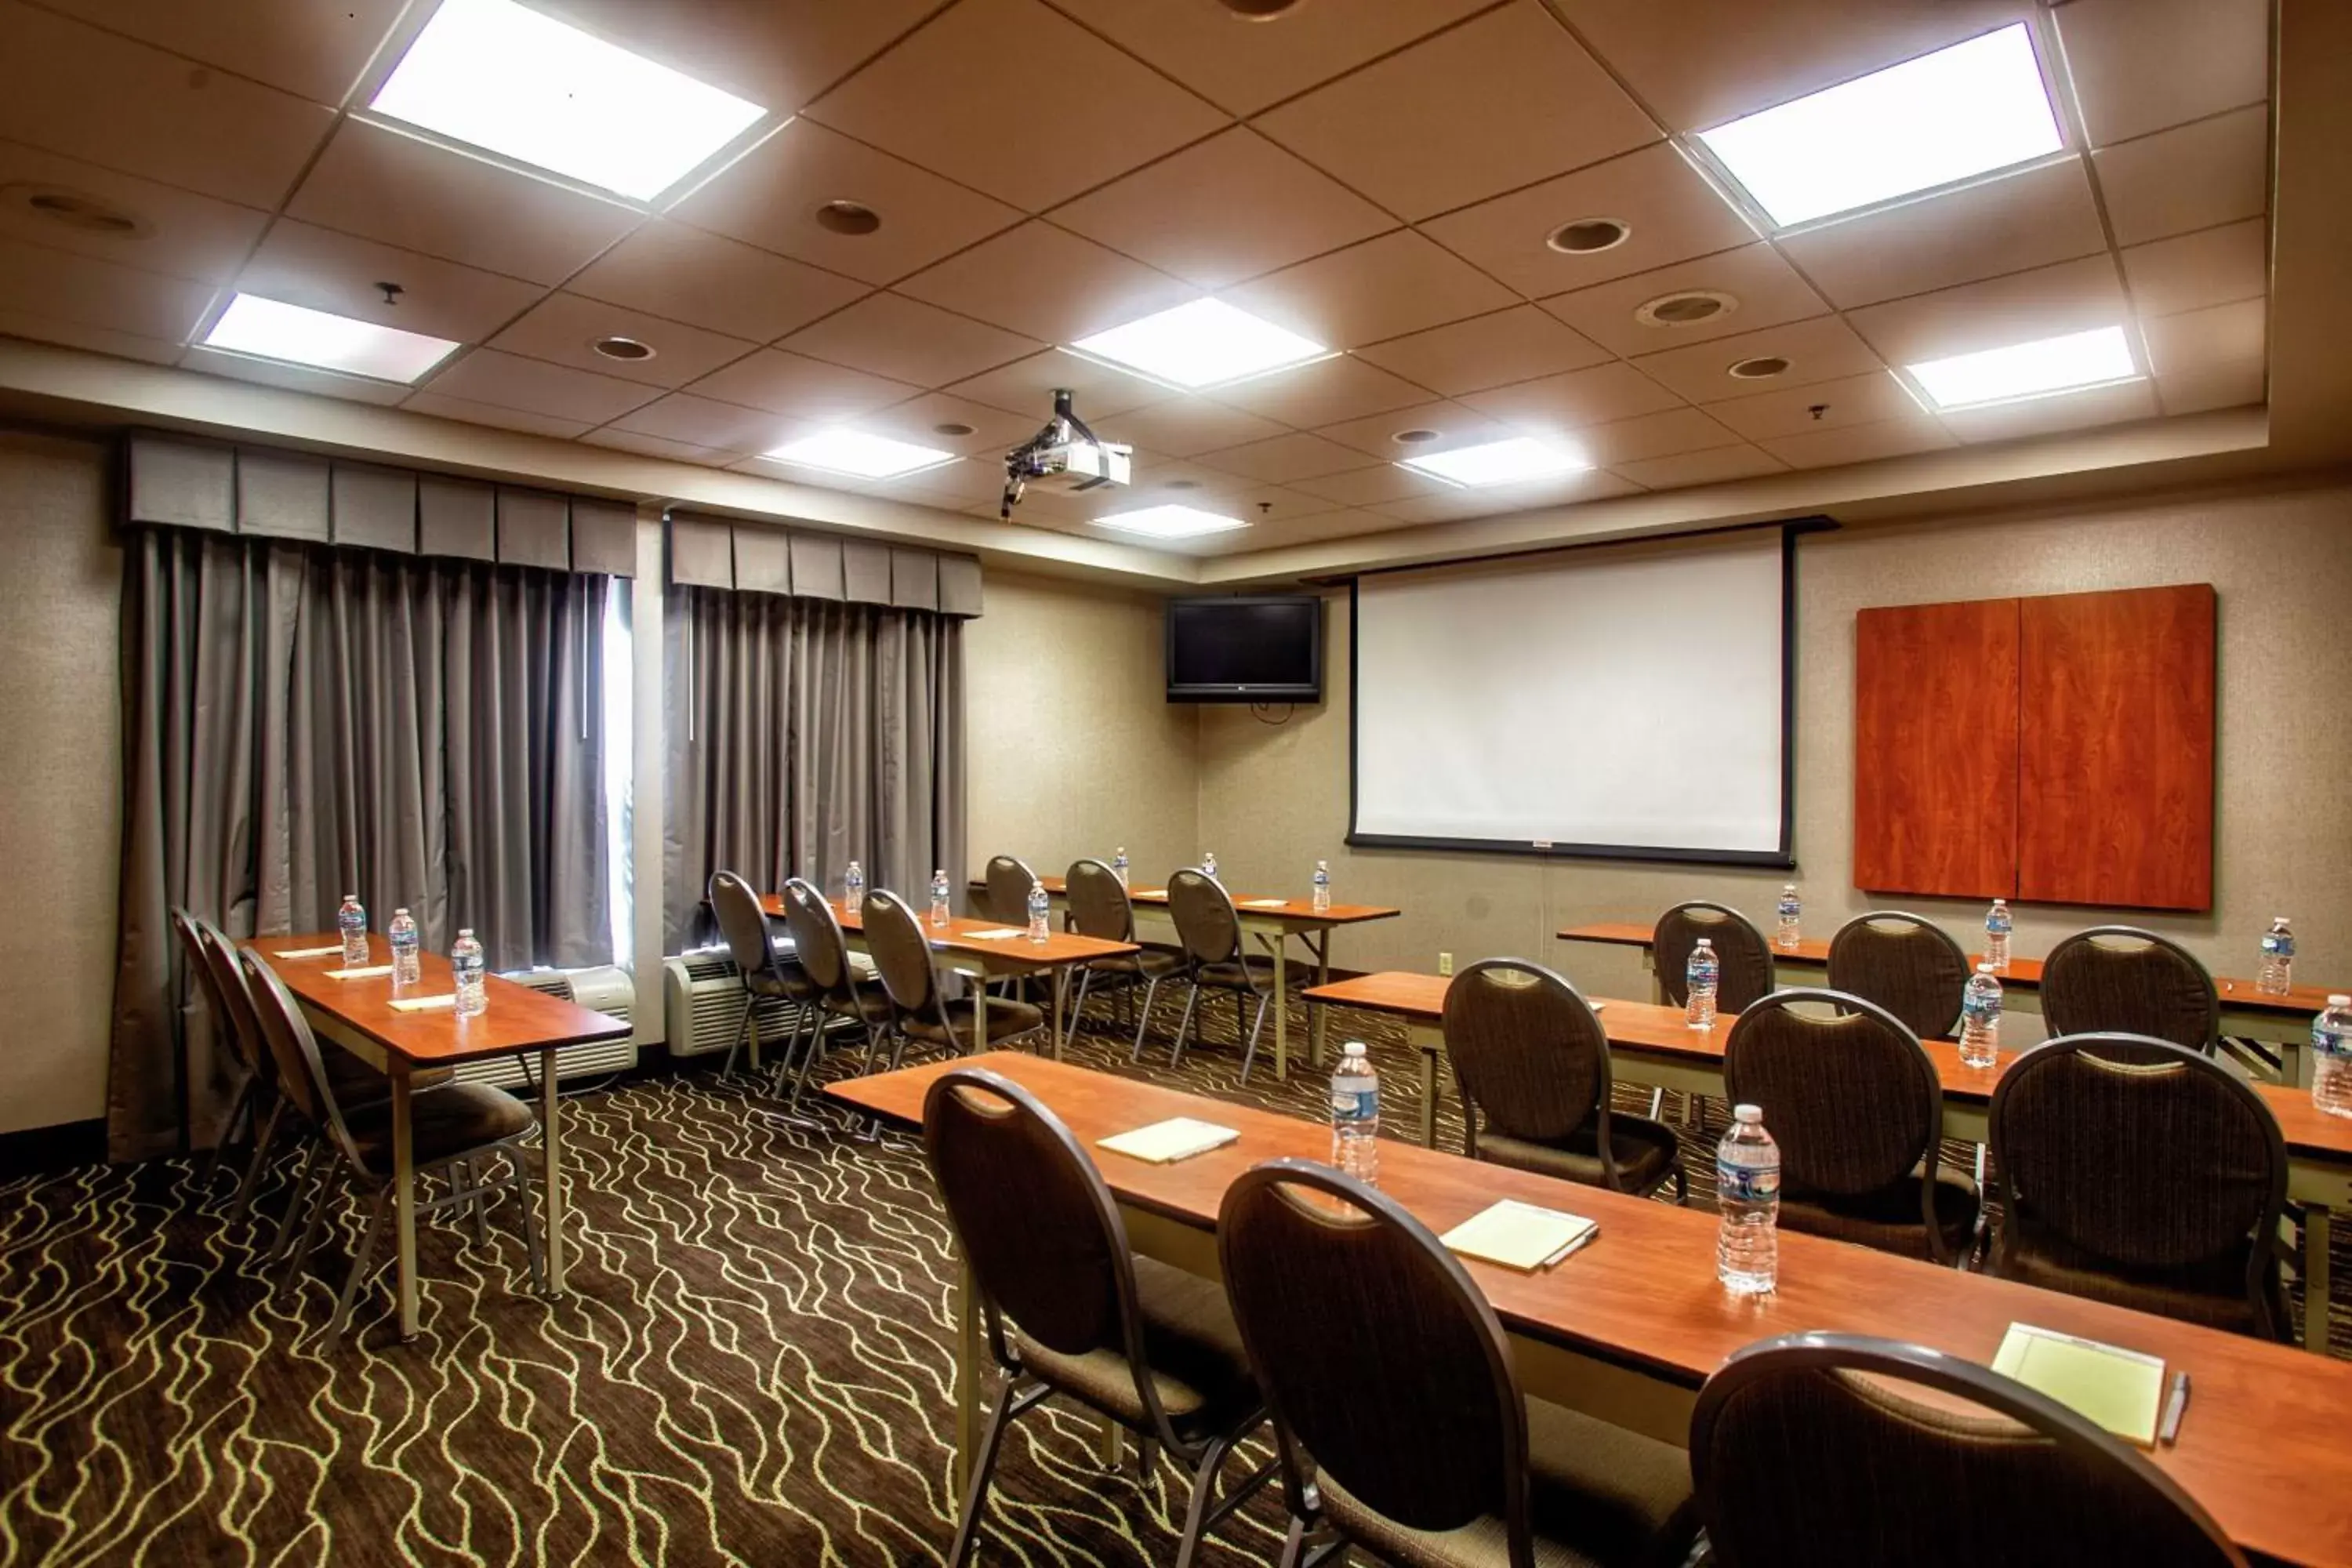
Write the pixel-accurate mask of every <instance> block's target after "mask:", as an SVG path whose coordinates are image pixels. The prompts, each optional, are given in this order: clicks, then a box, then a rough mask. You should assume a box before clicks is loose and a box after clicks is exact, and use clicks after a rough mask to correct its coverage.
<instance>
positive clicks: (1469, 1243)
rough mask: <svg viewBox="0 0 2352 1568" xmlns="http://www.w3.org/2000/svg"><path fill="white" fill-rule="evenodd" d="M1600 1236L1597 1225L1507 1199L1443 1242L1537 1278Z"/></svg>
mask: <svg viewBox="0 0 2352 1568" xmlns="http://www.w3.org/2000/svg"><path fill="white" fill-rule="evenodd" d="M1600 1234H1601V1224H1600V1222H1599V1221H1598V1220H1590V1219H1587V1218H1585V1217H1584V1216H1583V1215H1574V1214H1562V1213H1561V1212H1560V1211H1559V1210H1558V1209H1547V1208H1538V1207H1537V1206H1536V1205H1533V1204H1523V1203H1520V1202H1518V1201H1517V1200H1516V1199H1513V1198H1505V1199H1503V1200H1502V1201H1501V1202H1499V1203H1496V1204H1492V1205H1488V1206H1487V1207H1486V1208H1483V1209H1481V1210H1479V1211H1478V1212H1477V1213H1476V1214H1474V1215H1471V1216H1470V1217H1469V1218H1468V1219H1465V1220H1464V1221H1463V1222H1462V1223H1461V1224H1460V1225H1457V1226H1454V1228H1453V1229H1452V1230H1449V1231H1447V1232H1446V1233H1445V1234H1444V1236H1442V1237H1438V1239H1439V1240H1440V1241H1443V1242H1444V1244H1445V1245H1446V1247H1447V1248H1448V1249H1449V1250H1451V1251H1454V1252H1458V1253H1460V1254H1462V1256H1463V1257H1465V1258H1478V1259H1480V1260H1481V1261H1483V1262H1486V1263H1499V1264H1501V1265H1502V1266H1503V1267H1504V1268H1517V1269H1518V1270H1519V1271H1520V1272H1522V1273H1527V1274H1532V1273H1534V1272H1535V1271H1536V1270H1537V1269H1538V1268H1550V1267H1551V1266H1552V1265H1553V1264H1555V1263H1558V1262H1559V1260H1560V1259H1561V1258H1566V1257H1567V1256H1568V1255H1569V1254H1570V1253H1571V1252H1574V1251H1575V1250H1576V1249H1577V1248H1578V1247H1582V1246H1583V1245H1584V1244H1585V1243H1586V1242H1588V1241H1591V1239H1592V1238H1593V1237H1596V1236H1599V1235H1600Z"/></svg>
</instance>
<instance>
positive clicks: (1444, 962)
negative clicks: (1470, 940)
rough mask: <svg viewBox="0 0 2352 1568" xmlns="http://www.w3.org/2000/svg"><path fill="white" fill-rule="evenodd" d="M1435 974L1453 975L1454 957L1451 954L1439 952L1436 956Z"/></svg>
mask: <svg viewBox="0 0 2352 1568" xmlns="http://www.w3.org/2000/svg"><path fill="white" fill-rule="evenodd" d="M1437 973H1440V974H1448V975H1450V974H1452V973H1454V955H1453V954H1452V953H1450V952H1441V953H1439V954H1438V955H1437Z"/></svg>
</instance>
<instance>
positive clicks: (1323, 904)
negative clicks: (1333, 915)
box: [1315, 860, 1331, 915]
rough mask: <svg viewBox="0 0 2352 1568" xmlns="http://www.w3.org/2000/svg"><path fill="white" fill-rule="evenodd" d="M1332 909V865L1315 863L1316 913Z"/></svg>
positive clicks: (1321, 862)
mask: <svg viewBox="0 0 2352 1568" xmlns="http://www.w3.org/2000/svg"><path fill="white" fill-rule="evenodd" d="M1330 907H1331V863H1330V862H1329V861H1328V860H1318V861H1316V862H1315V912H1316V913H1317V914H1318V915H1319V914H1321V913H1323V912H1324V911H1325V910H1328V909H1329V908H1330Z"/></svg>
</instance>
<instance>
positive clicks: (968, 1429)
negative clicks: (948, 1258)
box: [948, 1247, 980, 1508]
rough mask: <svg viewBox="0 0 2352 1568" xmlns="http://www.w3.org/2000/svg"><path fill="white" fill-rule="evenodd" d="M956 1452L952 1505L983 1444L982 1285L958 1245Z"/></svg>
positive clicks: (950, 1481) (960, 1497)
mask: <svg viewBox="0 0 2352 1568" xmlns="http://www.w3.org/2000/svg"><path fill="white" fill-rule="evenodd" d="M955 1294H956V1300H955V1315H956V1348H955V1358H956V1359H955V1455H954V1458H953V1459H952V1460H951V1462H950V1465H949V1468H948V1485H949V1493H950V1500H951V1503H952V1506H955V1507H957V1508H961V1506H962V1504H963V1494H964V1490H965V1489H966V1488H967V1487H968V1486H969V1485H970V1484H971V1460H972V1456H973V1455H974V1454H975V1453H977V1452H978V1451H979V1448H980V1289H979V1286H978V1284H977V1283H976V1282H975V1281H974V1280H973V1279H972V1277H971V1259H970V1258H966V1257H964V1255H963V1249H962V1248H961V1247H958V1248H957V1249H956V1293H955Z"/></svg>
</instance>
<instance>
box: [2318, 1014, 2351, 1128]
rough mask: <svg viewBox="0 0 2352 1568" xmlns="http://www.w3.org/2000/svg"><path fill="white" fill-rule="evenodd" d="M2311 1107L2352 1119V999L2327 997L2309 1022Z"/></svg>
mask: <svg viewBox="0 0 2352 1568" xmlns="http://www.w3.org/2000/svg"><path fill="white" fill-rule="evenodd" d="M2311 1103H2312V1104H2314V1105H2315V1106H2317V1107H2319V1109H2320V1110H2324V1111H2326V1112H2327V1114H2328V1115H2330V1116H2352V996H2346V995H2343V994H2336V995H2334V996H2330V997H2329V998H2328V999H2327V1010H2326V1012H2324V1013H2322V1014H2320V1015H2319V1016H2317V1017H2316V1018H2314V1019H2313V1020H2312V1021H2311Z"/></svg>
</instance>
